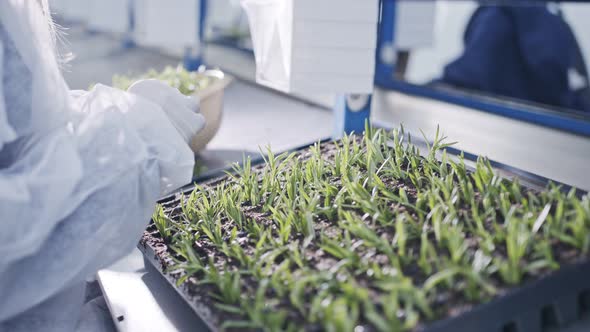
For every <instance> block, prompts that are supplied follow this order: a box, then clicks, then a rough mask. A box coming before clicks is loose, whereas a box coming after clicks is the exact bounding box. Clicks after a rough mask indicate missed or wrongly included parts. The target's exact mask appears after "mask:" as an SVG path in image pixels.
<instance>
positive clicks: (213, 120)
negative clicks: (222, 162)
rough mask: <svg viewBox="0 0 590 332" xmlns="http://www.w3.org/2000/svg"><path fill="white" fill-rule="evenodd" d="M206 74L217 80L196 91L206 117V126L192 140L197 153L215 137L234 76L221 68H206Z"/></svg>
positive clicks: (192, 145)
mask: <svg viewBox="0 0 590 332" xmlns="http://www.w3.org/2000/svg"><path fill="white" fill-rule="evenodd" d="M205 75H208V76H211V77H214V78H215V80H213V82H212V83H211V84H210V85H208V86H207V87H206V88H204V89H202V90H199V91H197V92H195V95H196V96H197V97H199V100H200V109H201V114H202V115H203V116H204V117H205V120H206V125H205V128H204V129H203V130H202V131H201V132H199V133H198V134H197V135H195V137H193V138H192V140H191V144H190V146H191V149H192V150H193V151H194V152H195V153H199V152H200V151H203V150H204V149H205V147H206V146H207V144H209V142H210V141H211V140H212V139H213V137H215V134H217V131H219V127H220V126H221V119H222V116H223V95H224V90H225V88H226V87H227V86H228V85H229V84H230V83H231V82H232V81H233V78H232V77H230V76H229V75H226V74H225V73H224V72H222V71H221V70H217V69H212V70H206V71H205Z"/></svg>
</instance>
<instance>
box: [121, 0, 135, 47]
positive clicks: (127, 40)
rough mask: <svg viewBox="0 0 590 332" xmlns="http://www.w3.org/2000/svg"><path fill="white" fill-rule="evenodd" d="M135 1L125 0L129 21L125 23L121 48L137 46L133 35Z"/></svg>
mask: <svg viewBox="0 0 590 332" xmlns="http://www.w3.org/2000/svg"><path fill="white" fill-rule="evenodd" d="M135 1H136V0H127V11H128V12H127V18H128V20H129V22H128V24H127V34H126V35H125V37H124V39H123V48H126V49H128V48H133V47H135V46H137V45H136V44H135V40H134V36H133V34H134V33H135Z"/></svg>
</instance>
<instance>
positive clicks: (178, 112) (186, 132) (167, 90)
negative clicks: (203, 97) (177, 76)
mask: <svg viewBox="0 0 590 332" xmlns="http://www.w3.org/2000/svg"><path fill="white" fill-rule="evenodd" d="M127 91H128V92H129V93H132V94H135V95H138V96H141V97H143V98H145V99H147V100H149V101H151V102H153V103H155V104H157V105H158V106H160V107H161V108H162V109H163V110H164V112H165V113H166V115H167V116H168V119H170V122H172V125H173V126H174V127H175V128H176V130H178V132H179V133H180V135H181V136H182V138H183V139H184V141H185V142H186V143H187V144H190V141H191V139H192V137H194V136H195V135H196V134H197V133H198V132H199V131H201V130H202V129H203V128H204V127H205V118H204V117H203V116H202V115H201V114H199V113H198V112H199V100H198V98H197V97H191V96H185V95H183V94H181V93H180V91H178V90H177V89H175V88H173V87H171V86H169V85H168V84H166V83H164V82H162V81H159V80H155V79H148V80H140V81H137V82H135V83H134V84H133V85H131V86H130V87H129V89H128V90H127Z"/></svg>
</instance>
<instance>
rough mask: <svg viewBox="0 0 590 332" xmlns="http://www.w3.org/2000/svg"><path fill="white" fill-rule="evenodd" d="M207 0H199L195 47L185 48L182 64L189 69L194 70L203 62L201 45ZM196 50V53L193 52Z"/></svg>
mask: <svg viewBox="0 0 590 332" xmlns="http://www.w3.org/2000/svg"><path fill="white" fill-rule="evenodd" d="M207 1H208V0H199V33H198V34H197V38H198V40H197V41H196V43H197V49H191V48H187V50H186V52H185V55H184V60H183V65H184V68H186V69H187V70H190V71H195V70H197V69H199V67H201V66H202V65H203V63H204V60H203V47H204V46H205V44H204V41H205V38H204V37H205V24H206V21H207ZM193 52H196V53H193Z"/></svg>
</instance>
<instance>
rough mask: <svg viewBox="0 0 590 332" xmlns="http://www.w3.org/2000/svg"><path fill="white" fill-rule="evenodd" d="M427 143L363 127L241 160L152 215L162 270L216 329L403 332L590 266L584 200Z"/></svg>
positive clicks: (588, 202) (589, 218) (400, 132)
mask: <svg viewBox="0 0 590 332" xmlns="http://www.w3.org/2000/svg"><path fill="white" fill-rule="evenodd" d="M424 138H425V140H426V142H431V143H427V147H426V149H422V151H420V150H419V149H418V148H417V147H416V146H415V145H413V144H412V143H411V137H410V136H409V135H408V134H407V133H406V132H405V130H404V128H400V129H396V130H393V131H392V132H389V133H388V132H385V131H383V130H376V129H373V128H369V127H367V128H366V133H365V134H364V135H360V136H354V135H353V136H345V137H344V138H343V139H342V140H340V141H338V142H335V143H321V144H320V143H318V144H315V145H313V146H312V147H310V148H309V149H307V150H304V151H301V152H297V153H291V154H280V155H277V154H274V153H273V152H272V150H271V149H270V148H267V149H265V150H264V160H265V163H264V164H263V165H260V166H256V167H252V162H251V161H250V159H247V158H244V161H243V163H242V164H240V165H238V164H236V165H234V167H233V171H232V172H231V173H228V174H227V176H226V177H225V178H223V179H221V180H217V181H215V182H214V183H212V184H204V185H202V186H198V187H196V188H195V190H194V192H192V193H191V194H190V195H186V196H184V195H183V196H180V197H179V198H178V206H176V207H173V208H171V206H170V205H169V203H167V205H166V210H164V209H163V208H162V207H161V206H159V207H158V208H157V209H156V212H155V213H154V216H153V223H154V226H155V227H156V228H157V230H158V232H159V233H160V237H161V238H162V239H163V240H164V241H165V242H166V244H167V245H168V248H169V254H170V255H171V256H172V257H173V260H174V262H175V264H174V265H172V266H171V267H170V268H169V269H168V270H167V271H168V273H171V274H172V273H174V275H177V276H178V281H179V284H182V283H184V284H187V285H188V288H190V289H200V290H205V293H206V292H207V291H210V292H211V294H210V295H209V298H208V299H207V300H208V301H209V302H211V303H213V308H214V309H215V310H214V312H216V313H217V314H219V315H221V316H223V315H227V318H228V319H222V320H223V322H224V323H223V325H222V326H221V328H222V329H254V330H265V331H298V330H304V329H321V330H327V331H352V330H353V328H354V327H356V326H359V328H361V327H362V328H366V329H368V330H376V331H395V332H409V331H414V330H415V329H416V328H417V327H419V326H422V325H421V324H424V323H428V322H430V321H432V320H437V319H442V318H446V316H444V315H445V313H446V312H449V311H452V309H453V308H452V307H450V306H451V304H450V303H448V304H447V303H439V302H437V301H438V300H437V299H439V298H441V295H451V296H452V298H453V299H454V302H453V304H455V303H457V302H459V303H458V304H460V305H475V304H478V303H483V302H486V301H488V300H490V299H492V298H494V297H497V296H499V295H500V294H504V293H505V291H506V290H508V289H510V288H513V287H518V286H519V285H521V283H522V282H523V281H524V280H531V279H535V278H538V277H540V276H544V275H546V273H548V272H551V271H553V270H556V269H559V268H560V267H562V266H565V265H567V264H570V263H572V262H577V261H579V260H587V259H588V254H589V250H590V199H589V198H588V196H584V197H580V195H577V194H576V193H575V191H570V192H568V193H565V192H563V190H562V188H560V187H558V186H554V185H549V186H548V188H547V189H546V190H544V191H541V192H535V191H532V190H527V189H526V188H525V187H524V186H523V185H521V184H520V183H519V181H518V180H516V179H505V178H502V177H500V176H499V175H498V174H497V173H496V172H495V171H494V169H493V168H492V166H491V164H490V162H489V161H488V160H487V159H485V158H480V159H479V160H477V162H476V163H475V165H474V168H473V170H471V169H468V168H467V166H466V163H465V160H464V159H463V156H458V157H457V158H455V159H453V158H452V157H451V156H450V155H448V154H447V151H446V150H447V149H448V148H449V147H450V146H451V145H452V143H447V140H446V137H444V135H442V134H441V131H440V130H437V131H436V133H435V137H434V139H432V140H428V139H426V137H424ZM169 211H174V213H171V212H169ZM178 211H180V212H181V213H180V215H178V214H179V212H178ZM169 213H170V214H169ZM562 250H567V253H568V255H567V257H569V258H563V257H564V255H562V252H561V251H562ZM197 252H198V253H199V254H197ZM199 287H203V288H199ZM443 297H444V296H443ZM223 317H226V316H223Z"/></svg>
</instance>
